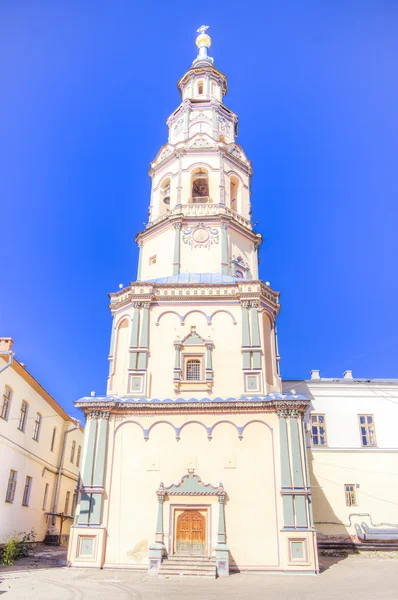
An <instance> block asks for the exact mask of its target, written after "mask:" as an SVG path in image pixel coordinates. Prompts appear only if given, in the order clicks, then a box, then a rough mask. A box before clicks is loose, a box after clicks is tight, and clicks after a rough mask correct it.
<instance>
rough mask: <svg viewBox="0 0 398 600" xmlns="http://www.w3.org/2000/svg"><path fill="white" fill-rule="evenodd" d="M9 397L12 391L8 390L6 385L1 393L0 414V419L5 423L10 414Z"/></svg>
mask: <svg viewBox="0 0 398 600" xmlns="http://www.w3.org/2000/svg"><path fill="white" fill-rule="evenodd" d="M11 397H12V389H11V388H9V387H8V385H6V386H5V388H4V392H3V404H2V407H1V412H0V417H1V418H2V419H5V420H6V421H7V419H8V415H9V414H10V404H11Z"/></svg>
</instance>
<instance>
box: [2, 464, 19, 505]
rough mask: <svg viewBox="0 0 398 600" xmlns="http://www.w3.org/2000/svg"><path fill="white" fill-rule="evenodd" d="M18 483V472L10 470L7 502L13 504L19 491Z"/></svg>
mask: <svg viewBox="0 0 398 600" xmlns="http://www.w3.org/2000/svg"><path fill="white" fill-rule="evenodd" d="M17 481H18V471H14V469H10V474H9V476H8V484H7V491H6V499H5V501H6V502H9V503H10V504H12V503H13V502H14V499H15V491H16V489H17Z"/></svg>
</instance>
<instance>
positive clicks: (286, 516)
mask: <svg viewBox="0 0 398 600" xmlns="http://www.w3.org/2000/svg"><path fill="white" fill-rule="evenodd" d="M282 505H283V522H284V526H285V527H294V510H293V496H282Z"/></svg>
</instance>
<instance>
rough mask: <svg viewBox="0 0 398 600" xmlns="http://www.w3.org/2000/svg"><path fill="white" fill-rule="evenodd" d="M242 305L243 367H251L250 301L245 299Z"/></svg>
mask: <svg viewBox="0 0 398 600" xmlns="http://www.w3.org/2000/svg"><path fill="white" fill-rule="evenodd" d="M241 306H242V355H243V368H244V369H250V368H251V360H250V354H251V346H250V328H249V307H250V302H248V301H247V300H243V302H241Z"/></svg>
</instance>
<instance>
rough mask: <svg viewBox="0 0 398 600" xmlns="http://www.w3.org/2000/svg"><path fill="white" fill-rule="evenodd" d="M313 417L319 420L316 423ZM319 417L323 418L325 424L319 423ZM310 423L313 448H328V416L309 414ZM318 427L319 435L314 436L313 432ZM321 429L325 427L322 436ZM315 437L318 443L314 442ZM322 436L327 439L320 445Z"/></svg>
mask: <svg viewBox="0 0 398 600" xmlns="http://www.w3.org/2000/svg"><path fill="white" fill-rule="evenodd" d="M312 417H317V420H316V421H315V422H313V421H312ZM319 417H323V423H322V424H321V423H320V422H319ZM309 422H310V438H311V446H312V447H314V448H327V447H328V434H327V425H326V415H325V413H316V412H311V413H310V414H309ZM313 427H316V429H317V433H316V434H314V433H313V431H312V428H313ZM320 427H323V429H324V433H323V434H321V432H320ZM314 436H316V437H317V438H318V443H315V442H314ZM321 436H322V437H323V438H325V442H324V443H323V444H322V443H319V440H320V438H321Z"/></svg>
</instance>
